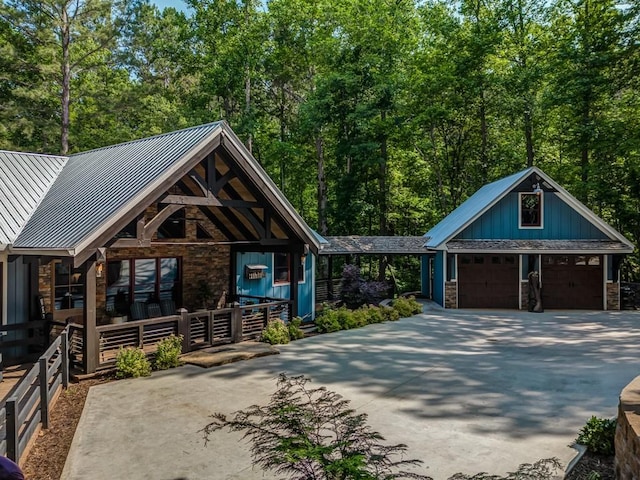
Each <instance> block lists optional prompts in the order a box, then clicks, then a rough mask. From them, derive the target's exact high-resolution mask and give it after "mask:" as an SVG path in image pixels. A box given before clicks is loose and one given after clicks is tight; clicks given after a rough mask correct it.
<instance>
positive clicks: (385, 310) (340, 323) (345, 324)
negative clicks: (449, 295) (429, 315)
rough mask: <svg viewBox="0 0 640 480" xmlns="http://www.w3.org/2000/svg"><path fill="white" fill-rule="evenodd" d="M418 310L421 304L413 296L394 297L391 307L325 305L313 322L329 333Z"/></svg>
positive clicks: (406, 315)
mask: <svg viewBox="0 0 640 480" xmlns="http://www.w3.org/2000/svg"><path fill="white" fill-rule="evenodd" d="M398 300H400V302H398ZM396 305H397V306H398V307H396ZM419 312H422V305H420V303H419V302H417V301H416V299H415V298H414V297H410V298H409V299H405V298H402V299H400V298H399V299H396V300H395V301H394V303H393V306H392V307H384V306H380V307H377V306H375V305H367V306H363V307H360V308H357V309H355V310H352V309H350V308H347V307H346V306H341V307H338V308H333V307H330V306H328V305H327V306H325V307H324V308H323V309H322V312H321V313H320V314H319V315H318V316H317V317H316V320H315V323H316V327H317V328H318V331H319V332H320V333H330V332H337V331H338V330H350V329H352V328H359V327H364V326H365V325H370V324H372V323H382V322H387V321H396V320H399V319H400V318H401V317H410V316H411V315H413V314H415V313H419Z"/></svg>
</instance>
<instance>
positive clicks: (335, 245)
mask: <svg viewBox="0 0 640 480" xmlns="http://www.w3.org/2000/svg"><path fill="white" fill-rule="evenodd" d="M324 239H325V240H326V241H327V242H328V243H326V244H325V243H323V244H321V245H320V255H349V254H368V255H421V254H424V253H427V249H426V248H425V247H424V242H425V237H384V236H380V237H359V236H345V237H324Z"/></svg>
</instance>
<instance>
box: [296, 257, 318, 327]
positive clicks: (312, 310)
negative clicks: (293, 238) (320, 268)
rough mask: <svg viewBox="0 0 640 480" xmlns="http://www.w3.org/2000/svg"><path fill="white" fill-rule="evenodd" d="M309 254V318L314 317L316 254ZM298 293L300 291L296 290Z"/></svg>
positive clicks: (312, 318)
mask: <svg viewBox="0 0 640 480" xmlns="http://www.w3.org/2000/svg"><path fill="white" fill-rule="evenodd" d="M309 255H311V257H312V258H311V285H312V286H311V320H315V318H316V288H315V285H316V256H315V255H312V254H311V253H309ZM298 293H300V292H298Z"/></svg>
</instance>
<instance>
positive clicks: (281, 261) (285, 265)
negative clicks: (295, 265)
mask: <svg viewBox="0 0 640 480" xmlns="http://www.w3.org/2000/svg"><path fill="white" fill-rule="evenodd" d="M290 279H291V272H290V270H289V254H288V253H274V254H273V283H274V284H276V285H277V284H284V283H289V282H290ZM298 283H304V261H303V259H302V257H300V268H299V269H298Z"/></svg>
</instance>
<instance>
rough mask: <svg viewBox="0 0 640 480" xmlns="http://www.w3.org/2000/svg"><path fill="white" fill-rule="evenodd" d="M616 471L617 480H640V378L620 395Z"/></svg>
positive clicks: (634, 380)
mask: <svg viewBox="0 0 640 480" xmlns="http://www.w3.org/2000/svg"><path fill="white" fill-rule="evenodd" d="M615 471H616V479H617V480H635V479H638V478H640V377H636V378H635V379H633V381H632V382H631V383H630V384H629V385H627V386H626V387H625V388H624V390H622V393H621V394H620V405H619V406H618V425H617V428H616V460H615Z"/></svg>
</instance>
